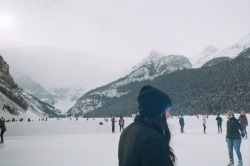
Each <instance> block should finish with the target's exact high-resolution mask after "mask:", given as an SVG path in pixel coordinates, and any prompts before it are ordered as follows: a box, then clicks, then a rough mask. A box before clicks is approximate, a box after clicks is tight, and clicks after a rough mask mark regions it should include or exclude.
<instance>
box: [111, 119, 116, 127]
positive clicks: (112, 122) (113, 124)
mask: <svg viewBox="0 0 250 166" xmlns="http://www.w3.org/2000/svg"><path fill="white" fill-rule="evenodd" d="M111 124H112V126H115V118H112V119H111Z"/></svg>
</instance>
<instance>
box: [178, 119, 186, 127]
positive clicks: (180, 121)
mask: <svg viewBox="0 0 250 166" xmlns="http://www.w3.org/2000/svg"><path fill="white" fill-rule="evenodd" d="M179 123H180V125H181V126H184V125H185V122H184V118H183V117H180V119H179Z"/></svg>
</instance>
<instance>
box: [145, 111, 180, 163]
mask: <svg viewBox="0 0 250 166" xmlns="http://www.w3.org/2000/svg"><path fill="white" fill-rule="evenodd" d="M165 117H166V116H165V114H163V113H162V114H158V115H155V116H150V117H145V118H144V119H145V124H146V125H147V126H148V127H150V128H152V129H154V130H156V131H157V132H159V133H160V134H161V135H162V136H163V137H164V140H165V145H166V149H167V151H168V152H169V154H170V160H171V161H172V163H171V164H170V165H171V166H173V165H175V163H176V156H175V155H174V152H173V149H172V148H171V147H170V145H169V143H170V140H171V132H170V130H169V128H168V124H167V122H166V118H165ZM167 157H168V156H167Z"/></svg>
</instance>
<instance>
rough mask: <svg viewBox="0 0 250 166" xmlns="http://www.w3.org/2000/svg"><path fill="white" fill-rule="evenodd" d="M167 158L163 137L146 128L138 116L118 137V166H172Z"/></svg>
mask: <svg viewBox="0 0 250 166" xmlns="http://www.w3.org/2000/svg"><path fill="white" fill-rule="evenodd" d="M169 156H170V155H169V152H168V151H167V148H166V144H165V142H164V138H163V136H162V135H161V134H160V133H159V132H157V131H155V130H153V129H151V128H150V127H147V126H146V125H145V123H144V119H143V117H141V116H140V115H137V116H136V118H135V120H134V123H132V124H130V125H129V126H128V127H127V128H126V129H125V130H124V131H123V132H122V134H121V136H120V141H119V149H118V158H119V166H172V165H173V163H172V161H171V159H170V157H169Z"/></svg>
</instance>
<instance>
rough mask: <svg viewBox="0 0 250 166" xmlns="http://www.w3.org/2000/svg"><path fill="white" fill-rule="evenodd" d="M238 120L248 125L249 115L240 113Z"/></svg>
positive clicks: (243, 124)
mask: <svg viewBox="0 0 250 166" xmlns="http://www.w3.org/2000/svg"><path fill="white" fill-rule="evenodd" d="M238 120H239V121H240V124H241V125H242V126H248V121H247V116H246V115H245V114H244V115H240V116H239V118H238Z"/></svg>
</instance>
